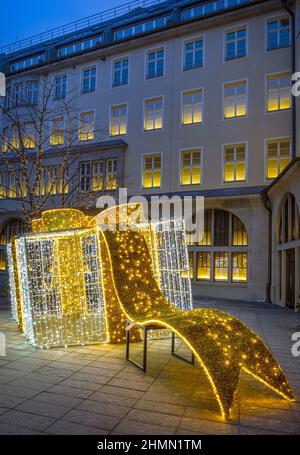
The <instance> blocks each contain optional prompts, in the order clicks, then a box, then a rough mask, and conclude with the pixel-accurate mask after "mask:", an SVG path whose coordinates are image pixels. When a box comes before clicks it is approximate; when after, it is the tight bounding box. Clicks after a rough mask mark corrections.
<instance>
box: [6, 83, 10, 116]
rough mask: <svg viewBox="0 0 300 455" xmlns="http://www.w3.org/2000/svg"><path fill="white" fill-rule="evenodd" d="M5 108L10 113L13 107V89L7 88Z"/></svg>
mask: <svg viewBox="0 0 300 455" xmlns="http://www.w3.org/2000/svg"><path fill="white" fill-rule="evenodd" d="M5 107H6V110H7V111H9V109H10V107H11V87H7V89H6V100H5Z"/></svg>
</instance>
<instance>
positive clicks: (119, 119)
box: [110, 104, 127, 136]
mask: <svg viewBox="0 0 300 455" xmlns="http://www.w3.org/2000/svg"><path fill="white" fill-rule="evenodd" d="M126 133H127V104H121V105H119V106H112V107H111V113H110V135H111V136H120V135H122V134H126Z"/></svg>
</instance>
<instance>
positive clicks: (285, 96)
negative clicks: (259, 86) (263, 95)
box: [267, 73, 291, 112]
mask: <svg viewBox="0 0 300 455" xmlns="http://www.w3.org/2000/svg"><path fill="white" fill-rule="evenodd" d="M290 107H291V76H290V74H289V73H281V74H273V75H270V76H268V78H267V111H268V112H274V111H283V110H285V109H290Z"/></svg>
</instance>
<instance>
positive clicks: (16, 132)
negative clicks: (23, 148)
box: [11, 125, 20, 150]
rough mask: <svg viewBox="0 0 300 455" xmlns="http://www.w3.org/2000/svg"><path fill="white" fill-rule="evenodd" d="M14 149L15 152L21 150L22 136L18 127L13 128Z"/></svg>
mask: <svg viewBox="0 0 300 455" xmlns="http://www.w3.org/2000/svg"><path fill="white" fill-rule="evenodd" d="M11 141H12V147H13V149H14V150H18V149H19V148H20V135H19V130H18V127H17V125H13V127H12V140H11Z"/></svg>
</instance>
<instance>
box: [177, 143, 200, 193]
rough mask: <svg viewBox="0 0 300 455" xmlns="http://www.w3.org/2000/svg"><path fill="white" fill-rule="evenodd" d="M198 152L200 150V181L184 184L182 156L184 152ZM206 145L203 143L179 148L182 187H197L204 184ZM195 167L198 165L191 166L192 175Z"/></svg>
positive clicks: (180, 185)
mask: <svg viewBox="0 0 300 455" xmlns="http://www.w3.org/2000/svg"><path fill="white" fill-rule="evenodd" d="M193 151H195V152H197V151H200V183H189V184H187V185H184V184H182V183H181V172H182V156H183V153H184V152H193ZM203 151H204V147H203V146H202V145H201V146H199V147H185V148H182V149H180V150H179V187H181V188H189V187H197V186H199V187H200V186H203V175H204V174H203V161H204V160H203V154H204V152H203ZM193 167H196V166H192V165H191V166H190V176H191V170H192V168H193Z"/></svg>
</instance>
